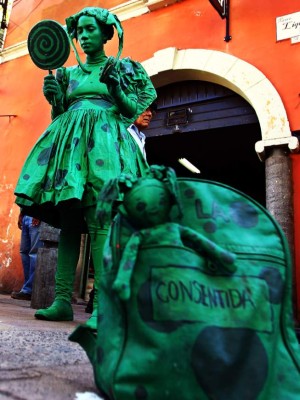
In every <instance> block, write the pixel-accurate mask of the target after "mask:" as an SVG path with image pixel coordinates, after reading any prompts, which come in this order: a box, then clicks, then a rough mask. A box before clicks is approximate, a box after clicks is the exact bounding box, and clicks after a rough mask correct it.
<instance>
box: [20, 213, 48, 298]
mask: <svg viewBox="0 0 300 400" xmlns="http://www.w3.org/2000/svg"><path fill="white" fill-rule="evenodd" d="M39 229H40V227H39V225H38V226H32V218H31V217H28V216H27V215H24V217H23V220H22V233H21V245H20V254H21V259H22V265H23V271H24V285H23V287H22V289H21V292H23V293H28V294H31V292H32V283H33V279H34V272H35V265H36V259H37V251H38V249H39V247H42V245H43V242H42V241H41V240H40V232H39Z"/></svg>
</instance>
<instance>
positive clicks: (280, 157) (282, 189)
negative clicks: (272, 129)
mask: <svg viewBox="0 0 300 400" xmlns="http://www.w3.org/2000/svg"><path fill="white" fill-rule="evenodd" d="M291 163H292V161H291V159H290V157H289V151H288V149H287V148H286V147H285V146H284V147H279V146H278V147H272V148H270V149H268V152H267V158H266V161H265V164H266V208H267V209H268V211H269V212H270V213H271V214H272V215H273V217H274V218H275V219H276V220H277V221H278V222H279V224H280V225H281V227H282V230H283V232H284V233H285V235H286V237H287V240H288V244H289V246H290V250H291V255H292V256H293V254H294V206H293V184H292V171H291Z"/></svg>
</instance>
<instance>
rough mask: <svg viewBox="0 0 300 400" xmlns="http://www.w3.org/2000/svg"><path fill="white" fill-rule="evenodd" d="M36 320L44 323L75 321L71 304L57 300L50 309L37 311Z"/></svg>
mask: <svg viewBox="0 0 300 400" xmlns="http://www.w3.org/2000/svg"><path fill="white" fill-rule="evenodd" d="M34 316H35V318H37V319H41V320H44V321H73V317H74V316H73V309H72V306H71V303H70V302H69V301H66V300H62V299H56V300H54V302H53V304H52V305H51V306H50V307H47V308H45V309H40V310H37V311H36V313H35V314H34Z"/></svg>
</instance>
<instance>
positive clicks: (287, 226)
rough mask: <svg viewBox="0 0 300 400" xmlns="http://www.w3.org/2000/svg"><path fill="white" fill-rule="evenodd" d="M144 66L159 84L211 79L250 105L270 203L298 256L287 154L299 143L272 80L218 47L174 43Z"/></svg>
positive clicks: (271, 211) (156, 85) (269, 207)
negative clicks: (184, 46) (176, 45)
mask: <svg viewBox="0 0 300 400" xmlns="http://www.w3.org/2000/svg"><path fill="white" fill-rule="evenodd" d="M142 64H143V66H144V68H145V69H146V71H147V72H148V74H149V75H150V77H151V79H152V81H153V83H154V85H155V87H160V86H164V85H167V84H169V83H174V82H178V81H181V80H202V81H208V82H213V83H217V84H219V85H222V86H225V87H227V88H229V89H231V90H232V91H234V92H236V93H237V94H239V95H240V96H242V97H243V98H244V99H245V100H246V101H247V102H248V103H249V104H251V106H252V107H253V109H254V110H255V112H256V114H257V118H258V121H259V124H260V128H261V134H262V138H261V140H260V141H258V142H257V143H256V144H255V151H256V153H257V155H258V157H259V159H260V160H261V161H265V160H266V164H265V165H266V205H267V208H268V210H269V211H270V213H271V214H272V215H273V216H274V217H275V218H276V219H277V221H278V222H279V224H280V225H281V226H282V228H283V231H284V232H285V234H286V236H287V239H288V242H289V245H290V248H291V252H292V254H293V249H294V228H293V226H294V216H293V196H292V176H291V160H290V158H289V157H288V154H289V152H293V153H295V152H298V151H299V141H298V138H296V137H294V136H292V134H291V130H290V126H289V121H288V118H287V114H286V110H285V108H284V105H283V103H282V101H281V98H280V96H279V94H278V92H277V91H276V89H275V88H274V86H273V85H272V83H271V82H270V81H269V80H268V79H267V78H266V76H265V75H264V74H263V73H262V72H261V71H259V70H258V69H257V68H256V67H254V66H253V65H251V64H249V63H247V62H245V61H243V60H241V59H239V58H237V57H235V56H232V55H229V54H227V53H223V52H220V51H215V50H205V49H186V50H178V49H176V48H174V47H171V48H166V49H163V50H159V51H157V52H156V53H155V54H154V56H153V57H152V58H150V59H148V60H145V61H144V62H143V63H142ZM283 194H284V195H283Z"/></svg>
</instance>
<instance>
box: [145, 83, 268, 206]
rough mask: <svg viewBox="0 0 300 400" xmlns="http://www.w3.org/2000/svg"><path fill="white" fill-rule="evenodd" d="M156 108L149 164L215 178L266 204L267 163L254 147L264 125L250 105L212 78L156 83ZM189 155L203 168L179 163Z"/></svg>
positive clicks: (182, 174) (149, 134)
mask: <svg viewBox="0 0 300 400" xmlns="http://www.w3.org/2000/svg"><path fill="white" fill-rule="evenodd" d="M157 93H158V99H157V104H158V110H157V113H156V115H155V116H154V117H153V119H152V121H151V125H150V127H149V128H148V129H147V130H146V131H145V134H146V136H147V140H146V152H147V159H148V162H149V164H159V165H166V166H170V167H172V168H173V169H174V170H175V171H176V174H177V176H178V177H189V178H191V177H192V178H199V179H205V180H213V181H216V182H221V183H224V184H227V185H229V186H231V187H234V188H235V189H238V190H240V191H242V192H244V193H246V194H247V195H249V196H251V197H252V198H253V199H254V200H256V201H258V202H259V203H260V204H262V205H263V206H265V167H264V163H262V162H261V161H260V160H259V158H258V156H257V154H256V152H255V143H256V142H257V141H259V140H261V130H260V126H259V122H258V119H257V116H256V114H255V111H254V109H253V108H252V106H251V105H250V104H249V103H247V102H246V101H245V100H244V99H243V98H242V97H241V96H239V95H237V94H236V93H234V92H233V91H231V90H229V89H227V88H225V87H223V86H220V85H217V84H213V83H210V82H204V81H185V82H176V83H172V84H170V85H167V86H163V87H161V88H158V89H157ZM180 158H186V159H187V160H188V161H190V162H191V163H192V164H193V165H194V166H196V167H197V168H198V169H199V170H200V174H197V173H193V172H190V171H189V170H188V169H187V168H185V167H184V166H182V165H181V164H180V163H179V161H178V160H179V159H180Z"/></svg>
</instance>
